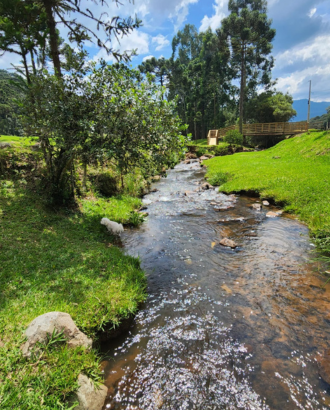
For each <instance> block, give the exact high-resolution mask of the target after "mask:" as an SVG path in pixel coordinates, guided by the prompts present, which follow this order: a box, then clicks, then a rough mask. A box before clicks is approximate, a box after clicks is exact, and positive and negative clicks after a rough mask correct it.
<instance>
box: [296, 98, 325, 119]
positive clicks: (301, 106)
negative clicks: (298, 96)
mask: <svg viewBox="0 0 330 410" xmlns="http://www.w3.org/2000/svg"><path fill="white" fill-rule="evenodd" d="M292 106H293V108H294V109H295V110H296V111H297V116H296V117H294V118H293V119H292V120H291V121H306V120H307V111H308V100H307V99H305V100H296V101H293V105H292ZM329 106H330V102H329V101H323V102H314V101H312V102H311V116H310V118H313V117H317V116H321V115H323V114H325V113H326V112H327V107H329Z"/></svg>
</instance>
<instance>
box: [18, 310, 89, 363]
mask: <svg viewBox="0 0 330 410" xmlns="http://www.w3.org/2000/svg"><path fill="white" fill-rule="evenodd" d="M54 330H56V331H57V332H58V333H60V332H63V335H64V337H65V338H66V340H67V344H68V347H78V346H83V347H85V348H91V347H92V339H89V338H88V337H87V336H86V335H85V334H84V333H83V332H81V331H80V330H79V329H78V328H77V326H76V325H75V323H74V321H73V320H72V318H71V316H70V315H69V314H68V313H63V312H49V313H45V314H44V315H41V316H38V317H37V318H36V319H34V320H33V321H32V322H31V323H30V324H29V326H28V328H27V329H26V331H25V335H26V337H27V341H26V342H25V343H24V344H23V345H22V347H21V349H22V352H23V355H24V356H26V357H29V356H30V355H31V350H32V349H33V348H34V347H35V345H36V343H37V342H39V343H44V342H46V341H47V339H48V338H49V337H50V336H51V335H52V334H53V332H54Z"/></svg>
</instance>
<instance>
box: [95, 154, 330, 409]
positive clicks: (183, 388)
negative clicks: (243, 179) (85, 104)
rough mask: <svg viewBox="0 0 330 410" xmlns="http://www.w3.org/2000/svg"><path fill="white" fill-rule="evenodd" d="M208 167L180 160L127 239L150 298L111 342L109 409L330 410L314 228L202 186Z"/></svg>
mask: <svg viewBox="0 0 330 410" xmlns="http://www.w3.org/2000/svg"><path fill="white" fill-rule="evenodd" d="M204 174H205V171H204V170H203V169H201V167H200V164H199V162H198V161H197V162H193V163H191V164H184V163H181V164H179V165H177V166H176V167H175V169H174V170H171V171H169V172H168V176H167V178H162V179H161V181H160V182H158V183H156V184H154V185H153V188H156V189H157V192H153V193H150V194H149V195H147V196H145V197H144V200H143V202H144V204H145V206H146V207H147V208H148V209H147V212H148V213H149V217H148V218H147V220H146V222H145V223H144V224H143V225H142V227H141V228H139V229H131V230H129V229H128V230H126V231H125V233H124V234H123V235H122V241H123V244H124V247H125V249H126V252H127V253H128V254H130V255H133V256H138V257H139V258H140V260H141V266H142V268H143V269H144V270H145V271H146V273H147V277H148V294H149V297H148V300H147V302H146V303H145V304H144V305H143V306H142V309H141V310H140V311H139V313H138V314H137V316H136V318H135V320H134V323H133V325H132V326H131V328H130V329H129V330H128V331H127V332H125V334H123V335H122V336H120V337H119V338H117V339H115V340H113V341H111V342H108V343H107V345H106V347H105V348H106V351H108V353H107V357H106V360H105V361H104V362H103V363H102V369H103V372H104V377H105V384H106V385H107V387H108V388H109V393H108V398H107V400H106V403H105V406H104V409H116V410H117V409H126V410H133V409H136V410H137V409H139V410H145V409H148V410H157V409H166V410H169V409H171V410H172V409H173V410H176V409H178V410H179V409H180V410H181V409H182V410H186V409H187V410H188V409H189V410H190V409H199V410H205V409H232V410H234V409H251V410H252V409H253V410H254V409H256V410H257V409H265V410H266V409H272V410H273V409H274V410H291V409H302V410H305V409H322V410H323V409H329V408H330V407H329V406H330V394H329V393H330V389H329V385H328V384H327V383H326V382H325V381H323V379H322V378H321V377H320V376H319V369H318V361H320V358H321V357H322V355H323V354H324V352H325V351H326V350H327V349H328V341H329V340H330V302H329V301H330V299H329V294H330V286H329V285H326V286H324V282H325V279H324V277H322V276H321V275H319V274H318V273H317V269H316V268H317V264H316V263H315V262H314V263H311V259H312V258H313V257H315V248H314V247H313V245H312V244H311V243H310V239H309V235H308V229H307V227H306V226H305V225H303V224H301V223H300V222H298V221H297V220H296V219H294V218H292V217H290V218H289V217H288V216H284V215H282V216H281V217H276V218H268V217H266V214H267V212H269V211H272V210H277V209H276V208H275V207H272V206H270V207H263V208H262V209H261V211H257V210H255V209H253V208H252V205H253V204H254V203H256V202H257V201H258V199H256V198H247V197H238V196H234V195H231V196H226V195H224V194H220V193H219V192H218V191H217V190H214V189H208V190H203V189H201V186H202V184H203V183H205V180H204V179H203V178H204ZM224 237H227V238H230V239H231V240H234V241H235V242H236V243H237V245H238V246H237V248H236V249H231V248H227V247H224V246H222V245H220V244H219V242H220V240H221V239H222V238H224ZM313 250H314V252H313Z"/></svg>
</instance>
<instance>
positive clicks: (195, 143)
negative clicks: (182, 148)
mask: <svg viewBox="0 0 330 410" xmlns="http://www.w3.org/2000/svg"><path fill="white" fill-rule="evenodd" d="M187 145H188V146H189V145H193V146H196V147H197V146H199V147H208V145H207V139H202V140H191V141H190V142H189V143H188V144H187Z"/></svg>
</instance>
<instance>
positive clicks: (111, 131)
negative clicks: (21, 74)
mask: <svg viewBox="0 0 330 410" xmlns="http://www.w3.org/2000/svg"><path fill="white" fill-rule="evenodd" d="M139 76H140V73H139V72H138V71H132V70H129V69H128V68H127V67H123V66H116V67H115V66H107V65H106V64H105V63H104V62H103V63H102V64H101V66H100V67H99V68H96V67H95V64H92V65H91V66H90V67H88V66H86V67H85V69H84V70H78V71H74V70H73V71H72V73H71V75H70V76H63V77H58V76H57V75H52V74H49V73H44V74H43V75H42V74H38V75H37V76H36V79H35V81H34V82H33V84H32V85H31V87H30V90H31V93H32V95H33V97H34V98H35V100H36V103H35V104H30V103H29V100H28V99H27V103H26V104H25V114H26V119H27V121H26V127H27V128H26V129H27V132H28V133H29V134H30V135H36V136H38V137H39V140H40V142H41V148H42V150H43V153H44V158H45V163H46V168H47V175H46V182H47V187H48V189H49V196H50V198H51V199H52V202H53V203H55V204H63V203H65V202H66V201H68V200H70V199H72V198H73V197H74V192H75V185H76V182H75V163H76V162H77V160H79V161H83V162H84V163H85V164H87V163H88V162H89V160H90V158H91V157H92V156H93V157H95V155H97V156H98V157H99V158H100V159H101V158H102V157H107V158H110V159H114V160H115V161H116V164H117V166H118V167H119V169H120V171H121V173H122V175H124V174H125V173H127V172H129V171H130V170H131V169H132V167H136V166H140V167H141V168H142V169H145V168H146V166H147V165H149V164H150V163H151V162H154V163H156V162H159V163H161V161H163V160H164V159H165V158H166V156H167V155H168V153H169V152H171V151H175V150H178V149H180V147H181V145H182V144H183V140H182V138H181V137H180V136H179V135H178V134H179V125H180V121H179V119H178V118H177V117H176V116H175V115H174V104H173V103H169V102H167V101H165V100H163V99H162V93H163V90H160V89H159V87H158V86H157V85H156V84H154V83H153V81H152V79H151V77H150V76H149V78H148V79H147V81H143V82H141V81H139ZM31 118H33V121H31V120H30V119H31Z"/></svg>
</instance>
